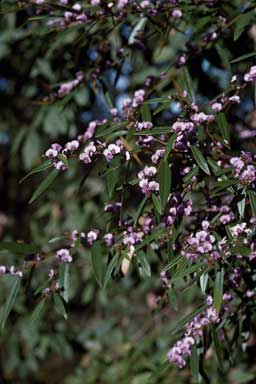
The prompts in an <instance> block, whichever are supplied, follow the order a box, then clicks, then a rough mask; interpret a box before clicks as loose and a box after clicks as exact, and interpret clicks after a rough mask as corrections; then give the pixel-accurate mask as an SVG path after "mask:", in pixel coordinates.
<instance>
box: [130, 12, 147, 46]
mask: <svg viewBox="0 0 256 384" xmlns="http://www.w3.org/2000/svg"><path fill="white" fill-rule="evenodd" d="M147 21H148V18H147V17H143V18H142V19H140V20H139V21H138V23H137V24H136V25H135V27H134V28H133V30H132V33H131V34H130V36H129V40H128V45H132V44H134V42H135V41H136V37H137V35H138V34H141V33H142V32H143V31H144V29H145V26H146V23H147Z"/></svg>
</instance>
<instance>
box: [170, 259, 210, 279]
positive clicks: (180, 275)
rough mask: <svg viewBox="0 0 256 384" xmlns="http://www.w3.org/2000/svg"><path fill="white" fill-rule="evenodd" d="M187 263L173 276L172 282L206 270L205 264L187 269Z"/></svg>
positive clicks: (194, 265)
mask: <svg viewBox="0 0 256 384" xmlns="http://www.w3.org/2000/svg"><path fill="white" fill-rule="evenodd" d="M187 265H188V264H187V263H185V262H184V265H182V266H181V268H179V269H178V270H177V271H176V272H175V274H174V275H173V276H172V279H171V281H175V280H178V279H183V278H184V277H189V274H190V273H194V272H197V271H198V270H200V269H205V264H204V263H198V264H193V265H191V266H189V267H188V268H186V267H187Z"/></svg>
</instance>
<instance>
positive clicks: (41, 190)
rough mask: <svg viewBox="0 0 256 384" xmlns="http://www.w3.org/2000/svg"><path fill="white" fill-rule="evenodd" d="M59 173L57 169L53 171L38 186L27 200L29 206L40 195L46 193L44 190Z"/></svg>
mask: <svg viewBox="0 0 256 384" xmlns="http://www.w3.org/2000/svg"><path fill="white" fill-rule="evenodd" d="M58 174H59V171H58V170H57V169H53V170H52V171H51V172H50V173H49V174H48V176H47V177H46V178H45V179H44V180H43V181H42V182H41V183H40V184H39V186H38V187H37V189H36V190H35V192H34V193H33V195H32V196H31V199H30V200H29V204H31V203H33V202H34V201H35V200H36V199H38V197H39V196H41V195H42V193H44V192H45V191H46V189H47V188H48V187H49V186H50V185H51V184H52V183H53V181H54V180H55V179H56V177H57V176H58Z"/></svg>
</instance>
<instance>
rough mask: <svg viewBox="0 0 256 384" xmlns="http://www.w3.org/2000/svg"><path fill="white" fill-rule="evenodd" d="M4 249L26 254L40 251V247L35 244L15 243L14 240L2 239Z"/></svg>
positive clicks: (2, 248) (0, 245) (1, 243)
mask: <svg viewBox="0 0 256 384" xmlns="http://www.w3.org/2000/svg"><path fill="white" fill-rule="evenodd" d="M3 250H6V251H10V252H13V253H16V254H21V255H26V254H31V253H36V252H38V251H39V250H40V247H38V246H37V245H34V244H24V243H15V242H14V241H1V242H0V251H3Z"/></svg>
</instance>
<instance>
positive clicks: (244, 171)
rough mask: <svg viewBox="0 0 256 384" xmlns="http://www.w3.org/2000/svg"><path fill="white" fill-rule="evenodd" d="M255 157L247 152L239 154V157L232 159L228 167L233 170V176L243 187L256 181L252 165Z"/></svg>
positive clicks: (255, 170) (255, 172)
mask: <svg viewBox="0 0 256 384" xmlns="http://www.w3.org/2000/svg"><path fill="white" fill-rule="evenodd" d="M253 161H255V156H254V155H252V154H251V153H248V152H241V155H240V157H232V158H231V159H230V165H231V166H232V167H233V168H234V176H235V178H236V179H238V180H239V182H240V183H241V184H243V185H249V184H252V183H254V181H255V180H256V168H255V166H254V165H253Z"/></svg>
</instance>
